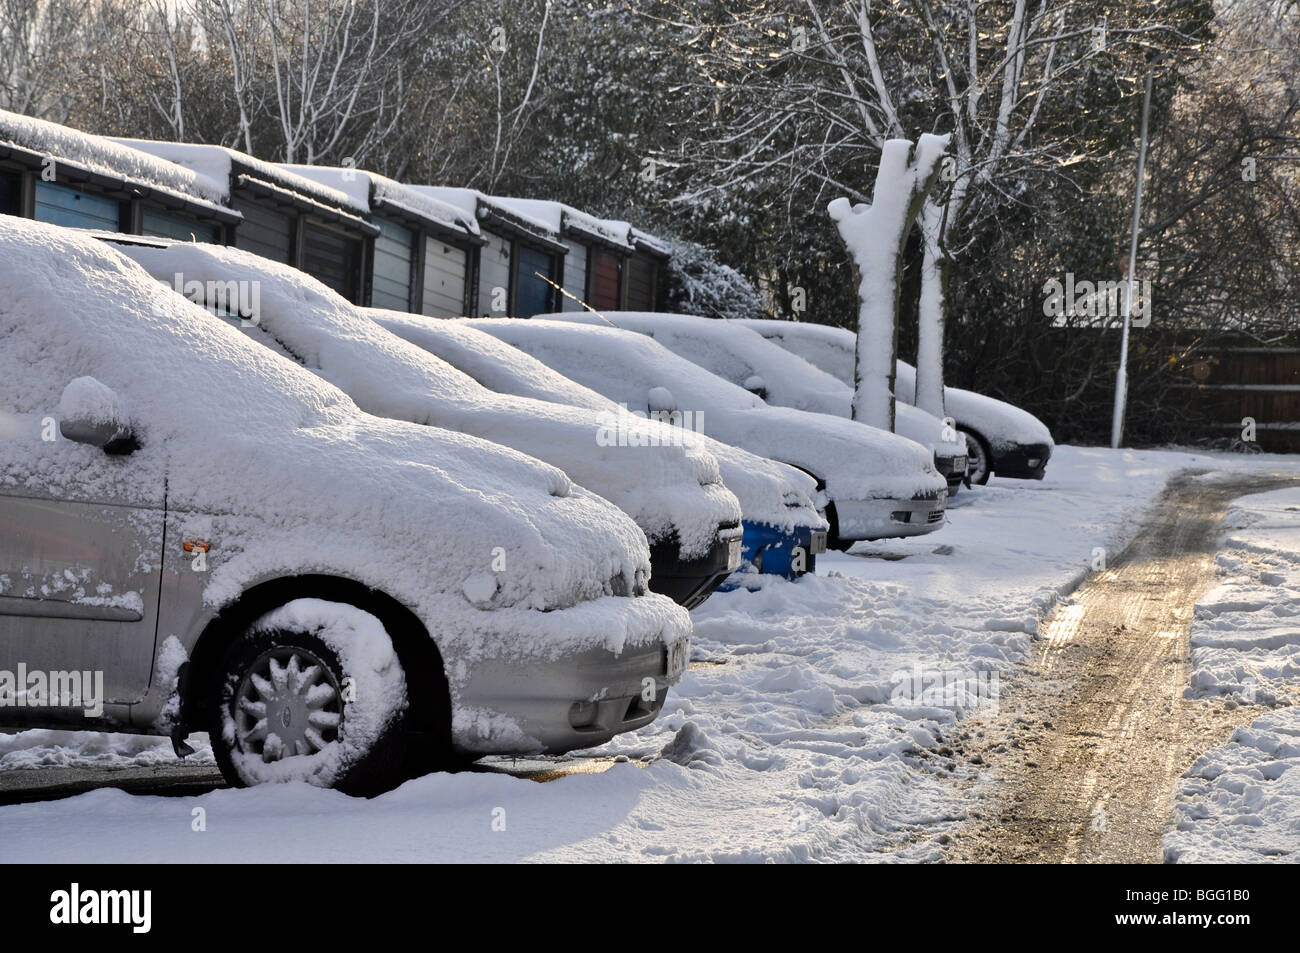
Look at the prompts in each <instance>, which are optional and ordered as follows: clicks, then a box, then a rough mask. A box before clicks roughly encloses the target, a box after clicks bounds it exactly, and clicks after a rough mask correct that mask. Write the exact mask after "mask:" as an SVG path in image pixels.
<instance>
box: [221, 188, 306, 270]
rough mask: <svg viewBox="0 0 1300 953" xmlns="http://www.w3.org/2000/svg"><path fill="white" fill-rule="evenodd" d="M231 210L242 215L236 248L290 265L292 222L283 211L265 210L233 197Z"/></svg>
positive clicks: (250, 202)
mask: <svg viewBox="0 0 1300 953" xmlns="http://www.w3.org/2000/svg"><path fill="white" fill-rule="evenodd" d="M230 207H231V208H233V209H234V210H235V211H236V212H239V213H240V214H241V215H243V216H244V220H243V221H242V222H240V223H239V227H238V228H236V229H235V247H236V248H242V249H243V250H244V251H250V252H252V253H253V254H254V255H261V256H262V257H263V258H269V259H271V260H272V261H280V262H284V263H285V264H288V263H289V260H290V252H291V249H292V248H293V220H292V218H291V217H290V215H289V214H288V213H286V212H281V211H279V210H277V209H274V208H267V207H266V206H265V205H261V204H259V203H257V202H252V201H249V200H248V199H246V198H244V197H243V196H239V195H236V196H234V197H233V198H231V200H230Z"/></svg>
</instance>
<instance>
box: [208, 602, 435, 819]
mask: <svg viewBox="0 0 1300 953" xmlns="http://www.w3.org/2000/svg"><path fill="white" fill-rule="evenodd" d="M216 679H217V681H216V685H215V690H214V691H213V692H211V693H210V698H211V710H210V711H209V736H210V738H211V742H212V750H213V754H214V755H215V757H216V761H217V765H218V767H219V768H220V769H221V773H222V775H223V776H224V777H225V779H226V781H227V782H228V783H230V784H231V785H232V786H233V787H249V786H251V785H255V784H262V783H267V782H274V781H306V782H308V783H310V784H314V785H317V786H319V787H329V788H334V789H336V790H339V791H342V792H343V793H345V794H351V795H358V796H373V795H375V794H380V793H382V792H384V791H386V790H389V789H391V788H393V787H395V786H396V785H398V784H400V783H401V782H402V781H403V780H405V778H406V776H407V775H406V773H405V770H404V765H405V764H406V761H407V754H408V752H407V750H406V749H407V734H406V730H405V729H406V724H407V716H408V712H409V708H410V706H409V704H408V699H407V691H406V678H405V673H404V672H403V670H402V666H401V663H400V661H399V659H398V657H397V653H396V651H395V650H394V649H393V646H392V641H391V639H390V638H389V636H388V634H387V632H386V631H385V630H384V627H383V624H382V623H381V622H380V620H379V619H378V618H377V617H376V616H374V615H371V614H370V613H368V612H364V611H363V610H361V609H358V608H356V607H354V606H351V605H348V604H346V603H337V602H327V601H325V600H321V599H297V600H294V601H292V602H289V603H286V604H285V605H284V606H281V607H280V608H279V609H276V610H273V611H272V612H269V613H267V614H266V615H264V616H262V617H261V618H260V619H258V620H257V621H256V622H254V623H253V624H252V625H251V626H249V627H248V629H247V630H246V631H245V632H243V633H242V634H241V635H240V636H238V637H237V638H235V639H234V640H233V641H232V642H231V644H230V645H229V646H228V647H227V648H226V651H225V654H224V656H223V658H222V660H221V663H220V664H219V666H218V671H217V675H216Z"/></svg>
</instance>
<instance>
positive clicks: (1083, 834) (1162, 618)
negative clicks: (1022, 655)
mask: <svg viewBox="0 0 1300 953" xmlns="http://www.w3.org/2000/svg"><path fill="white" fill-rule="evenodd" d="M1296 482H1297V481H1296V479H1295V478H1294V477H1293V476H1283V475H1264V476H1249V477H1242V478H1240V479H1236V480H1232V481H1231V482H1228V481H1226V480H1225V481H1220V482H1213V483H1206V482H1202V481H1197V480H1195V479H1193V478H1192V477H1191V476H1190V475H1186V476H1182V477H1180V478H1176V479H1174V480H1173V481H1171V483H1170V485H1169V488H1168V489H1167V490H1166V493H1165V495H1164V496H1163V497H1162V498H1161V500H1160V502H1159V503H1158V504H1157V505H1156V506H1155V507H1153V509H1152V510H1151V511H1150V512H1149V513H1148V514H1147V516H1146V517H1145V519H1144V520H1143V521H1142V524H1141V526H1140V528H1139V530H1138V533H1137V536H1136V537H1135V539H1134V541H1133V543H1132V544H1131V545H1130V546H1129V547H1128V548H1127V549H1126V550H1125V551H1124V552H1123V553H1122V554H1121V555H1119V556H1118V557H1116V558H1111V559H1109V560H1108V561H1107V565H1106V568H1105V570H1104V571H1100V572H1096V573H1094V574H1093V575H1091V576H1089V577H1088V578H1087V579H1086V580H1085V581H1084V582H1083V584H1082V585H1080V586H1079V588H1078V589H1077V590H1075V592H1074V593H1073V594H1072V597H1071V598H1070V599H1069V600H1066V601H1064V602H1063V603H1062V604H1061V605H1060V606H1058V607H1057V608H1056V610H1055V611H1054V612H1053V613H1052V614H1050V615H1049V616H1048V617H1047V618H1046V619H1045V620H1044V621H1043V624H1042V625H1041V626H1040V628H1039V640H1040V641H1039V644H1038V646H1037V657H1036V660H1035V661H1034V662H1032V663H1030V664H1028V665H1026V666H1025V670H1024V671H1023V672H1022V673H1021V674H1020V675H1019V676H1018V677H1017V678H1016V679H1015V680H1014V681H1013V683H1012V684H1011V685H1010V686H1006V685H1005V684H1004V689H1003V691H1002V694H1001V698H1000V699H999V705H998V709H997V712H996V714H989V715H978V716H976V717H975V718H972V719H970V720H969V721H967V722H966V723H964V724H963V726H962V729H961V731H960V733H959V736H958V737H959V739H960V740H959V742H958V743H959V745H960V746H961V748H962V750H963V753H964V755H965V756H966V757H967V758H968V759H969V760H972V761H974V762H975V763H976V764H984V765H986V766H987V768H988V772H989V774H990V775H991V777H992V788H991V790H990V789H989V788H987V787H981V786H977V787H975V788H973V789H972V791H971V795H972V799H973V800H974V801H975V803H976V807H975V808H974V809H973V810H972V811H971V814H970V817H971V820H970V821H969V822H968V823H967V824H966V825H965V826H964V828H963V829H961V830H960V831H959V832H958V833H957V834H956V835H955V836H954V837H953V841H952V843H951V844H950V845H949V848H948V852H947V853H948V859H949V860H950V861H953V862H1004V863H1005V862H1026V861H1028V862H1038V863H1156V862H1159V861H1160V860H1161V851H1160V840H1161V837H1162V836H1163V834H1164V832H1165V825H1166V824H1167V822H1168V820H1169V816H1170V811H1171V806H1172V801H1173V791H1174V786H1175V783H1176V781H1177V779H1178V778H1179V777H1180V776H1181V775H1182V774H1183V773H1184V772H1185V771H1186V770H1187V768H1188V767H1190V766H1191V764H1192V763H1193V762H1194V761H1195V760H1196V758H1197V757H1198V756H1199V755H1201V754H1202V753H1203V752H1205V751H1206V750H1207V749H1209V748H1211V747H1213V746H1215V745H1217V744H1220V743H1221V742H1223V741H1224V740H1226V739H1227V737H1228V735H1229V734H1230V733H1231V731H1232V729H1233V728H1235V727H1236V726H1238V725H1240V724H1243V723H1245V722H1247V721H1249V720H1250V719H1251V718H1252V717H1254V715H1255V714H1257V711H1253V710H1251V709H1249V708H1238V709H1234V707H1233V706H1231V705H1228V704H1225V703H1224V702H1221V701H1218V700H1189V699H1185V698H1183V692H1184V689H1185V688H1186V687H1187V677H1188V665H1189V661H1190V659H1189V654H1190V650H1189V646H1188V632H1189V629H1190V627H1191V622H1192V615H1193V609H1194V607H1195V605H1196V600H1197V599H1198V598H1199V597H1200V596H1201V594H1202V593H1204V592H1205V591H1206V589H1208V588H1209V587H1210V586H1211V585H1212V583H1213V573H1212V571H1211V569H1212V565H1213V560H1214V554H1215V551H1216V547H1217V542H1218V536H1219V525H1220V523H1221V521H1222V519H1223V515H1224V512H1225V510H1226V508H1227V504H1228V503H1229V502H1230V501H1231V500H1233V499H1235V498H1236V497H1238V496H1243V495H1246V494H1250V493H1260V492H1264V491H1266V490H1272V489H1277V488H1280V487H1283V486H1293V485H1295V484H1296Z"/></svg>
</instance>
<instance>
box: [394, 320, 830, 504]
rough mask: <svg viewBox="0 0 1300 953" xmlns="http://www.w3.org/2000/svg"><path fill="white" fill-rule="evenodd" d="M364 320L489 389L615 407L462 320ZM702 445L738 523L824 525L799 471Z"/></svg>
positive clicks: (811, 486)
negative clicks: (734, 502) (740, 517)
mask: <svg viewBox="0 0 1300 953" xmlns="http://www.w3.org/2000/svg"><path fill="white" fill-rule="evenodd" d="M371 316H372V317H374V319H375V321H376V322H378V323H379V324H380V325H381V326H382V327H384V328H387V329H388V330H389V331H392V332H393V333H394V334H397V335H399V336H400V337H403V338H405V339H406V340H408V341H410V342H411V343H412V344H415V345H416V346H418V347H422V348H425V349H426V350H429V351H432V352H433V353H435V354H437V355H439V356H440V357H442V358H443V359H444V360H446V361H448V362H449V363H451V364H453V365H454V366H455V367H457V368H459V369H460V370H462V371H464V372H465V373H466V374H468V375H470V376H471V377H473V378H474V379H475V380H476V381H478V382H479V383H481V384H482V385H483V386H484V387H487V388H489V389H490V390H494V391H496V392H498V393H501V394H516V395H518V396H521V397H534V398H536V399H538V400H549V401H552V402H554V403H558V404H567V405H569V406H571V407H586V408H588V409H590V410H594V411H597V412H604V413H612V412H614V411H616V410H617V409H618V405H617V404H615V403H614V402H613V401H612V400H610V399H609V398H608V397H604V396H602V395H601V394H598V393H597V392H596V391H594V390H592V389H590V388H589V387H584V386H583V385H581V384H579V383H578V382H577V381H574V380H571V379H570V378H568V377H565V376H564V375H563V374H560V373H559V372H558V371H555V370H552V369H551V368H549V367H547V366H546V365H545V364H543V363H542V362H541V361H539V360H537V359H536V358H535V357H533V356H532V355H530V354H527V353H525V352H524V351H521V350H520V349H519V348H517V347H512V346H511V345H509V344H507V343H506V342H505V341H501V340H498V339H497V338H495V337H493V336H492V335H490V334H488V333H486V332H485V331H480V330H479V329H478V328H473V327H470V326H469V325H468V324H467V323H466V322H464V321H448V320H445V319H441V318H426V317H423V316H421V315H414V314H404V313H399V312H396V311H372V312H371ZM705 447H706V449H707V450H708V451H709V452H710V453H712V454H713V455H714V457H716V458H717V460H718V466H719V467H720V468H721V471H722V479H723V482H725V483H726V484H727V488H728V489H730V490H731V491H732V492H733V493H735V494H736V496H737V497H738V498H739V500H740V504H741V508H742V510H743V511H744V517H745V519H747V520H749V521H751V522H755V523H767V524H769V525H772V526H778V527H781V528H783V529H789V528H793V527H794V526H814V527H817V528H823V526H822V524H823V523H824V520H823V519H822V518H821V517H820V516H818V515H817V513H816V511H815V509H814V508H813V504H812V499H811V497H812V495H813V494H814V493H815V492H816V488H817V484H816V481H814V480H813V479H812V478H811V477H810V476H808V475H807V474H806V473H802V472H800V471H799V470H796V469H794V468H793V467H790V466H787V465H785V464H783V463H778V462H776V461H775V460H768V459H767V458H765V457H760V456H757V455H755V454H752V453H749V452H747V451H745V450H741V449H740V448H739V447H733V446H731V445H729V444H725V443H720V442H719V441H717V440H713V439H711V438H708V437H706V438H705Z"/></svg>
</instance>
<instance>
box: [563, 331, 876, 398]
mask: <svg viewBox="0 0 1300 953" xmlns="http://www.w3.org/2000/svg"><path fill="white" fill-rule="evenodd" d="M539 317H545V318H551V319H554V320H559V321H579V322H583V323H586V324H600V323H602V322H603V321H606V320H607V321H609V322H610V323H612V324H614V325H616V326H618V327H620V328H625V329H627V330H629V331H636V332H637V333H639V334H646V335H649V336H650V337H652V338H654V339H655V340H657V341H659V342H661V343H662V344H663V345H664V346H665V347H667V348H668V349H669V350H670V351H673V352H674V353H676V354H682V355H686V354H689V355H690V356H691V357H690V360H691V361H693V362H694V363H696V364H699V365H700V366H702V367H704V368H706V369H708V370H710V371H712V372H713V373H715V374H717V375H719V376H720V377H724V378H726V379H727V380H729V381H731V382H732V383H734V384H740V385H742V386H747V385H746V383H745V382H746V381H748V380H752V379H753V378H755V377H757V378H759V380H758V381H753V383H754V385H755V387H757V386H758V385H759V384H760V382H761V386H762V387H763V389H765V390H766V391H767V394H768V399H769V401H770V402H771V403H774V404H777V405H779V406H781V407H794V408H796V409H798V410H810V411H813V412H814V413H820V414H835V415H837V416H840V417H847V416H849V407H850V404H851V402H852V398H853V393H852V391H851V390H850V389H849V388H848V387H847V386H845V385H844V384H843V383H842V382H840V381H838V380H836V379H835V378H834V377H831V376H830V375H829V374H827V373H825V372H824V371H821V370H818V369H817V368H815V367H813V366H812V365H811V364H809V363H808V362H807V361H805V360H803V358H801V357H797V356H796V355H794V354H791V353H790V352H789V351H786V350H784V349H783V348H781V347H779V346H777V345H775V344H773V343H771V342H770V341H768V340H766V339H764V338H763V336H762V335H761V334H758V333H757V332H755V331H753V330H751V329H750V328H747V327H743V326H739V325H737V324H736V323H734V322H729V321H723V320H718V319H715V318H702V317H699V316H697V315H692V314H666V313H661V312H647V311H604V312H601V314H600V315H594V314H586V313H582V312H577V311H573V312H566V313H563V314H553V315H539Z"/></svg>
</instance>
